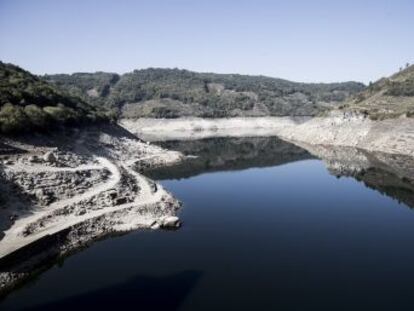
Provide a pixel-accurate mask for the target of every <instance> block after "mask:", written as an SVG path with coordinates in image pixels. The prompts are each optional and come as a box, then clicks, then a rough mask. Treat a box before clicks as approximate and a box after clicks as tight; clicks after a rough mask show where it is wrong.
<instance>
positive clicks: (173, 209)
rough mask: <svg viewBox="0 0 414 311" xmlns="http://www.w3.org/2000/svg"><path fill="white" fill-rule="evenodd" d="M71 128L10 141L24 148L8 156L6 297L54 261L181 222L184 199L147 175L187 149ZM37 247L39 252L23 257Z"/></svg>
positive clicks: (1, 257) (1, 243) (1, 275)
mask: <svg viewBox="0 0 414 311" xmlns="http://www.w3.org/2000/svg"><path fill="white" fill-rule="evenodd" d="M68 132H69V133H67V134H63V135H60V134H59V135H56V136H53V137H47V136H43V135H39V136H38V137H36V138H35V139H32V137H27V138H24V137H23V138H16V139H13V140H11V139H2V145H3V146H4V148H5V149H9V150H10V149H13V150H18V152H17V153H13V154H8V155H2V156H1V160H2V161H1V164H2V171H1V173H2V175H1V178H2V183H1V188H2V189H1V190H2V192H3V193H4V194H6V197H5V198H2V199H6V201H5V206H4V212H3V213H2V214H1V215H0V216H1V217H0V226H1V232H2V235H1V236H0V266H2V267H3V266H4V265H6V266H7V269H3V270H2V271H1V272H0V296H1V295H2V294H5V293H7V292H9V291H10V290H11V289H12V288H14V287H15V286H17V285H18V284H19V283H22V282H24V281H25V280H26V279H27V278H29V277H30V275H32V273H28V272H27V271H31V270H34V272H36V271H37V270H38V269H39V266H40V267H41V266H42V263H43V262H45V261H47V260H46V259H48V258H51V257H61V256H65V254H68V253H70V252H73V251H76V249H78V248H79V247H83V246H85V245H88V244H90V243H92V242H93V241H95V240H97V239H99V238H102V237H104V236H107V235H111V234H115V233H123V232H129V231H132V230H136V229H145V228H148V229H158V228H163V227H165V228H171V227H172V228H175V227H178V226H179V225H180V222H179V220H178V218H177V217H176V214H177V211H178V209H179V208H180V207H181V202H179V201H178V200H177V199H176V198H174V197H173V195H172V194H170V193H169V192H168V191H166V190H165V189H164V188H163V187H162V186H161V185H159V184H158V183H156V182H154V181H152V180H150V179H148V178H147V177H146V176H145V175H143V174H142V172H143V171H145V169H146V168H149V167H160V166H168V165H172V164H175V163H177V162H179V161H182V160H183V159H184V156H183V155H182V154H181V153H179V152H175V151H169V150H165V149H162V148H160V147H158V146H154V145H150V144H147V143H144V142H142V141H141V140H140V139H138V138H137V137H135V136H133V135H132V134H131V133H129V132H127V131H125V129H123V128H121V127H119V126H116V125H115V126H112V125H110V126H106V127H105V128H92V129H91V128H86V129H82V130H80V131H77V132H76V131H68ZM54 237H59V238H57V239H54ZM42 241H49V242H50V241H55V243H52V244H51V245H50V243H44V242H42ZM39 245H40V246H42V247H40V248H39ZM32 249H37V251H38V252H37V254H36V255H35V256H26V257H27V258H19V257H22V256H19V254H31V250H32ZM23 257H24V256H23ZM13 258H19V260H18V261H17V262H16V261H15V260H13ZM20 259H21V260H20ZM10 262H12V263H13V264H12V266H10Z"/></svg>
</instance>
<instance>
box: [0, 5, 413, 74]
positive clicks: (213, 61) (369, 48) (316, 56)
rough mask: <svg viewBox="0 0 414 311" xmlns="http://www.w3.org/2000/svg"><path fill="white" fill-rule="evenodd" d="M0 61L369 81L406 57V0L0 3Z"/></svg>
mask: <svg viewBox="0 0 414 311" xmlns="http://www.w3.org/2000/svg"><path fill="white" fill-rule="evenodd" d="M0 60H2V61H4V62H12V63H15V64H17V65H19V66H22V67H24V68H26V69H28V70H30V71H32V72H34V73H37V74H43V73H60V72H63V73H71V72H77V71H111V72H119V73H123V72H127V71H131V70H133V69H136V68H147V67H178V68H186V69H190V70H195V71H209V72H219V73H242V74H263V75H268V76H274V77H281V78H285V79H290V80H295V81H305V82H331V81H345V80H359V81H363V82H368V81H370V80H376V79H377V78H379V77H381V76H385V75H389V74H391V73H393V72H395V71H397V70H398V67H400V66H401V65H403V64H405V63H406V62H414V1H413V0H394V1H392V0H390V1H385V0H359V1H357V0H342V1H336V0H330V1H328V0H326V1H322V0H315V1H312V0H302V1H301V0H289V1H277V0H273V1H270V0H268V1H266V0H251V1H243V0H237V1H236V0H234V1H231V0H220V1H219V0H203V1H201V0H164V1H162V0H142V1H140V0H136V1H132V0H117V1H116V0H112V1H109V0H59V1H58V0H25V1H24V0H0Z"/></svg>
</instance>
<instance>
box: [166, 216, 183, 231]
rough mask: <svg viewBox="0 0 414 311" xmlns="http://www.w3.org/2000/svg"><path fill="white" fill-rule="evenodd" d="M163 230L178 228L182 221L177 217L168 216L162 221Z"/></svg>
mask: <svg viewBox="0 0 414 311" xmlns="http://www.w3.org/2000/svg"><path fill="white" fill-rule="evenodd" d="M161 226H162V227H163V228H178V227H180V226H181V223H180V219H179V218H178V217H176V216H168V217H165V218H164V219H163V220H162V224H161Z"/></svg>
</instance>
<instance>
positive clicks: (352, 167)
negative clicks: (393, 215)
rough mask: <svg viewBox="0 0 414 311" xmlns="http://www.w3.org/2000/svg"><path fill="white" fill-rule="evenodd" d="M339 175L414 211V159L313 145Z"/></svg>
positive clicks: (328, 165)
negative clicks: (359, 182) (347, 177)
mask: <svg viewBox="0 0 414 311" xmlns="http://www.w3.org/2000/svg"><path fill="white" fill-rule="evenodd" d="M308 149H309V150H310V152H311V153H312V154H314V155H316V156H318V157H319V158H321V159H322V160H323V161H324V162H325V163H326V164H327V167H328V169H329V171H330V172H331V174H333V175H336V176H349V177H353V178H355V179H356V180H358V181H361V182H363V183H364V185H366V186H367V187H369V188H372V189H374V190H377V191H378V192H380V193H381V194H384V195H386V196H389V197H391V198H393V199H396V200H398V202H402V203H404V204H406V205H408V206H409V207H411V208H414V158H412V157H409V156H405V155H396V154H386V153H380V152H368V151H364V150H360V149H356V148H338V147H336V148H332V147H323V146H309V147H308Z"/></svg>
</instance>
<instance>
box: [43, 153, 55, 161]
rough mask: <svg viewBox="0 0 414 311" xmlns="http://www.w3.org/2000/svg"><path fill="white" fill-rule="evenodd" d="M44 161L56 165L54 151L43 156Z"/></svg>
mask: <svg viewBox="0 0 414 311" xmlns="http://www.w3.org/2000/svg"><path fill="white" fill-rule="evenodd" d="M43 160H45V161H46V162H49V163H56V161H57V157H56V155H55V154H54V153H53V152H52V151H49V152H46V153H45V155H44V156H43Z"/></svg>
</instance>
